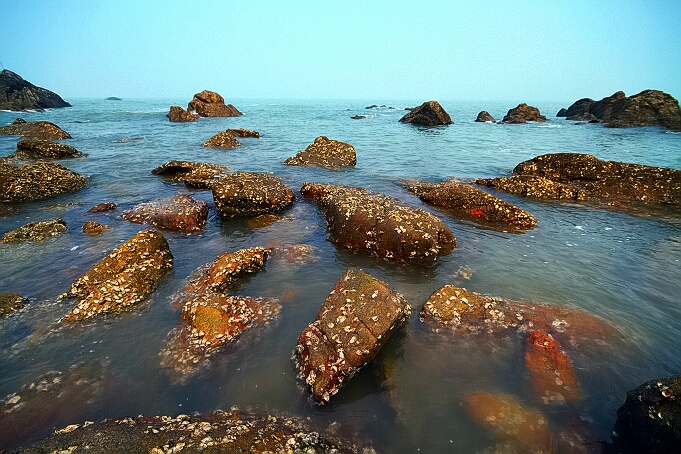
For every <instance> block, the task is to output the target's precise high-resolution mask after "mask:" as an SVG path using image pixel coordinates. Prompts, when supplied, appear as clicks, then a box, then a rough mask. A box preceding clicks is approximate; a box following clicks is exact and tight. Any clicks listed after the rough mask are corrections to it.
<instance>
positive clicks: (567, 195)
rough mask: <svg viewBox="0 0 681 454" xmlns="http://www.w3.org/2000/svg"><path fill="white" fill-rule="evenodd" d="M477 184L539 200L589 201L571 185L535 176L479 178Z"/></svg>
mask: <svg viewBox="0 0 681 454" xmlns="http://www.w3.org/2000/svg"><path fill="white" fill-rule="evenodd" d="M475 183H477V184H480V185H484V186H489V187H490V188H493V189H498V190H500V191H506V192H510V193H511V194H518V195H522V196H525V197H536V198H539V199H566V200H587V199H588V198H589V195H588V194H587V193H586V192H585V191H583V190H581V189H579V188H578V187H577V186H575V185H572V184H570V183H561V182H559V181H556V180H551V179H549V178H544V177H539V176H534V175H513V176H511V177H497V178H479V179H477V180H475Z"/></svg>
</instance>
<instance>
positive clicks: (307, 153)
mask: <svg viewBox="0 0 681 454" xmlns="http://www.w3.org/2000/svg"><path fill="white" fill-rule="evenodd" d="M284 164H285V165H291V166H306V165H313V166H322V167H343V166H354V165H356V164H357V155H356V153H355V147H353V146H352V145H350V144H349V143H345V142H339V141H338V140H330V139H329V138H327V137H326V136H319V137H317V138H316V139H315V140H314V142H313V143H311V144H310V145H308V147H307V148H306V149H305V150H303V151H299V152H298V154H296V155H295V156H292V157H290V158H288V159H287V160H286V161H284Z"/></svg>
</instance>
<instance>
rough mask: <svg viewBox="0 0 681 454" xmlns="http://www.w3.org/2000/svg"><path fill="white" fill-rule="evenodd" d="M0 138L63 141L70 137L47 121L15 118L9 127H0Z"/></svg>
mask: <svg viewBox="0 0 681 454" xmlns="http://www.w3.org/2000/svg"><path fill="white" fill-rule="evenodd" d="M0 136H19V137H20V138H22V139H35V140H64V139H70V138H71V135H70V134H69V133H68V132H66V131H64V130H63V129H61V128H60V127H59V126H57V125H55V124H54V123H50V122H49V121H25V120H23V119H21V118H17V119H16V120H14V122H13V123H12V124H11V125H9V126H2V127H0Z"/></svg>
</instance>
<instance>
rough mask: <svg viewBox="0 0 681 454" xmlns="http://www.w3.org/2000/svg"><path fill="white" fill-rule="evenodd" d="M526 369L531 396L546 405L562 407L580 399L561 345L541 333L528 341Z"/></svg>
mask: <svg viewBox="0 0 681 454" xmlns="http://www.w3.org/2000/svg"><path fill="white" fill-rule="evenodd" d="M525 367H526V368H527V370H528V371H529V373H530V382H531V383H532V390H533V391H534V394H535V395H536V396H537V397H538V398H540V399H541V400H542V401H543V402H544V403H545V404H563V403H565V402H569V401H575V400H579V399H581V398H582V396H581V393H580V392H579V387H578V385H577V378H576V377H575V371H574V370H573V369H572V364H570V358H568V356H567V355H566V354H565V352H564V351H563V349H562V348H561V345H560V343H559V342H558V341H557V340H555V339H554V338H553V337H551V336H550V335H546V334H544V333H542V332H541V331H532V332H531V333H530V335H529V336H528V338H527V344H526V350H525Z"/></svg>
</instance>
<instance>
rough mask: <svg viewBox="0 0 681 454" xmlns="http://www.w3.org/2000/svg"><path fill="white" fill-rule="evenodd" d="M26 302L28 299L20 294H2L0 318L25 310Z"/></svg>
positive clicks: (0, 297)
mask: <svg viewBox="0 0 681 454" xmlns="http://www.w3.org/2000/svg"><path fill="white" fill-rule="evenodd" d="M26 301H27V299H26V298H24V297H23V296H21V295H19V294H18V293H0V318H3V317H4V316H6V315H9V314H11V313H12V312H15V311H18V310H19V309H21V308H23V307H24V306H25V305H26Z"/></svg>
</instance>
